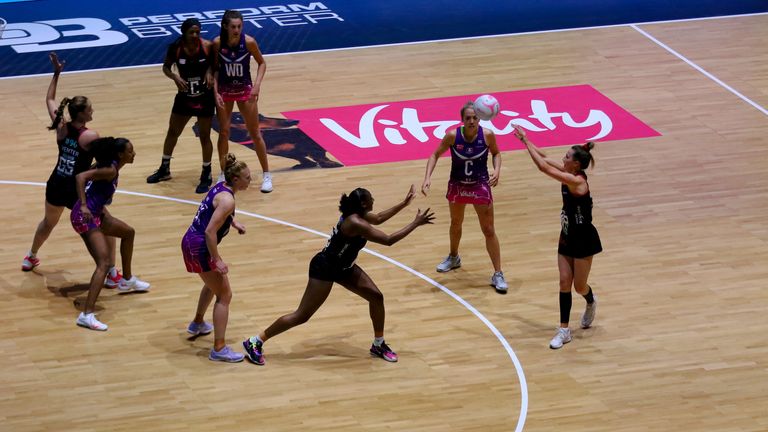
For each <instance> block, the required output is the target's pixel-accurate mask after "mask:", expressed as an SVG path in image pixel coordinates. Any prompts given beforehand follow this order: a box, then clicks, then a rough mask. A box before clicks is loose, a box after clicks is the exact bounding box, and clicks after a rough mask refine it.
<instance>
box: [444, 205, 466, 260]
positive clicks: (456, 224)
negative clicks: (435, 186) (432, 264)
mask: <svg viewBox="0 0 768 432" xmlns="http://www.w3.org/2000/svg"><path fill="white" fill-rule="evenodd" d="M465 207H466V204H461V203H450V202H449V203H448V209H449V210H450V213H451V227H450V229H449V231H448V235H449V237H450V241H451V250H450V254H451V256H457V255H458V254H459V243H460V242H461V226H462V224H463V223H464V208H465Z"/></svg>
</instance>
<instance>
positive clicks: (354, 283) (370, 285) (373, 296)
mask: <svg viewBox="0 0 768 432" xmlns="http://www.w3.org/2000/svg"><path fill="white" fill-rule="evenodd" d="M341 285H342V286H343V287H344V288H346V289H348V290H350V291H352V292H353V293H355V294H357V295H359V296H360V297H362V298H364V299H366V300H368V312H369V313H370V315H371V322H372V323H373V336H374V337H384V317H385V311H384V294H382V293H381V291H379V288H378V287H377V286H376V284H375V283H374V282H373V280H371V278H370V277H369V276H368V274H367V273H365V271H363V269H361V268H360V267H358V266H357V265H355V267H354V268H353V270H352V274H351V275H350V276H349V277H348V278H347V279H345V280H343V281H341Z"/></svg>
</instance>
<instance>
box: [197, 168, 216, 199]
mask: <svg viewBox="0 0 768 432" xmlns="http://www.w3.org/2000/svg"><path fill="white" fill-rule="evenodd" d="M211 183H213V179H211V170H210V169H208V170H205V169H204V170H203V172H202V173H200V184H199V185H197V187H196V188H195V193H199V194H202V193H206V192H208V189H210V188H211Z"/></svg>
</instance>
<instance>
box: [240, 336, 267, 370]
mask: <svg viewBox="0 0 768 432" xmlns="http://www.w3.org/2000/svg"><path fill="white" fill-rule="evenodd" d="M262 345H263V343H261V342H259V341H256V342H251V339H246V340H244V341H243V348H245V354H246V355H248V360H249V361H250V362H251V363H253V364H256V365H259V366H264V363H265V362H264V349H263V348H262Z"/></svg>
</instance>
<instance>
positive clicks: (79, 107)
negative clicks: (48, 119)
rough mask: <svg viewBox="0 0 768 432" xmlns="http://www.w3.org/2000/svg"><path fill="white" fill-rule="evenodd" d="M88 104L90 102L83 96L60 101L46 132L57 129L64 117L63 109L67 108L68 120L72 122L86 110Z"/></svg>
mask: <svg viewBox="0 0 768 432" xmlns="http://www.w3.org/2000/svg"><path fill="white" fill-rule="evenodd" d="M89 104H90V102H89V101H88V98H87V97H85V96H75V97H73V98H72V99H70V98H64V99H62V100H61V103H60V104H59V108H58V109H57V110H56V116H55V117H54V119H53V123H51V125H50V126H48V130H54V129H56V128H57V127H59V123H61V118H62V117H64V108H68V110H69V118H70V119H72V120H75V119H76V118H77V115H78V114H80V113H81V112H84V111H85V110H86V109H88V105H89Z"/></svg>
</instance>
